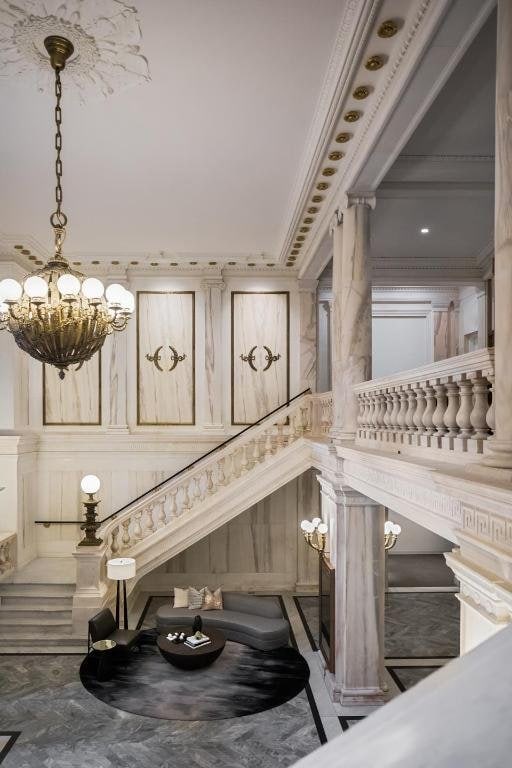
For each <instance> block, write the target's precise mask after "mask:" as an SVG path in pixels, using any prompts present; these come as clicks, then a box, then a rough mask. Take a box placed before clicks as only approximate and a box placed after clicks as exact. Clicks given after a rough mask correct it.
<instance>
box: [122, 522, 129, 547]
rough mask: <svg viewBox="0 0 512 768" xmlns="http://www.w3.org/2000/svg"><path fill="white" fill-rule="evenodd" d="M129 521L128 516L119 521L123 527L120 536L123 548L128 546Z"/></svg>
mask: <svg viewBox="0 0 512 768" xmlns="http://www.w3.org/2000/svg"><path fill="white" fill-rule="evenodd" d="M130 523H131V519H130V518H129V517H127V518H125V519H124V520H122V521H121V525H122V527H123V535H122V536H121V543H122V545H123V549H126V548H127V547H129V546H130V541H131V539H130Z"/></svg>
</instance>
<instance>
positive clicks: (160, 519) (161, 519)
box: [156, 496, 167, 528]
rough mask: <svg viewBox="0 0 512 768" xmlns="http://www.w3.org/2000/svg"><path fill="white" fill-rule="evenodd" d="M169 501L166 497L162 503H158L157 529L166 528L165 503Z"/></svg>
mask: <svg viewBox="0 0 512 768" xmlns="http://www.w3.org/2000/svg"><path fill="white" fill-rule="evenodd" d="M166 500H167V496H164V498H163V499H162V501H160V502H159V503H158V512H157V515H156V527H157V528H164V527H165V522H166V521H165V503H166Z"/></svg>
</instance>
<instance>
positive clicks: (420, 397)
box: [413, 384, 427, 435]
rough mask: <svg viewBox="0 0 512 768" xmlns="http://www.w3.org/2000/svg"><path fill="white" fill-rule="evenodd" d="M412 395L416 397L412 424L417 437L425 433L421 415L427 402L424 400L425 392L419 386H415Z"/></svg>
mask: <svg viewBox="0 0 512 768" xmlns="http://www.w3.org/2000/svg"><path fill="white" fill-rule="evenodd" d="M414 394H415V395H416V410H415V411H414V416H413V422H414V426H415V427H416V432H417V434H418V435H423V434H424V433H425V427H424V426H423V415H424V413H425V409H426V407H427V400H426V398H425V390H424V389H423V387H422V386H421V384H416V386H415V387H414Z"/></svg>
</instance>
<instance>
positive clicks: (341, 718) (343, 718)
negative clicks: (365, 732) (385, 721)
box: [338, 715, 366, 731]
mask: <svg viewBox="0 0 512 768" xmlns="http://www.w3.org/2000/svg"><path fill="white" fill-rule="evenodd" d="M365 717H366V715H346V716H343V715H340V716H339V717H338V720H339V721H340V725H341V730H342V731H348V729H349V728H350V727H351V726H350V725H349V723H348V721H349V720H364V719H365Z"/></svg>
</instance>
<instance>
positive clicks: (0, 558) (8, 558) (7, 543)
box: [0, 533, 18, 579]
mask: <svg viewBox="0 0 512 768" xmlns="http://www.w3.org/2000/svg"><path fill="white" fill-rule="evenodd" d="M17 539H18V537H17V535H16V534H15V533H0V579H2V578H3V577H4V576H7V574H9V573H10V572H11V571H14V569H15V567H16V547H17Z"/></svg>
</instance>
